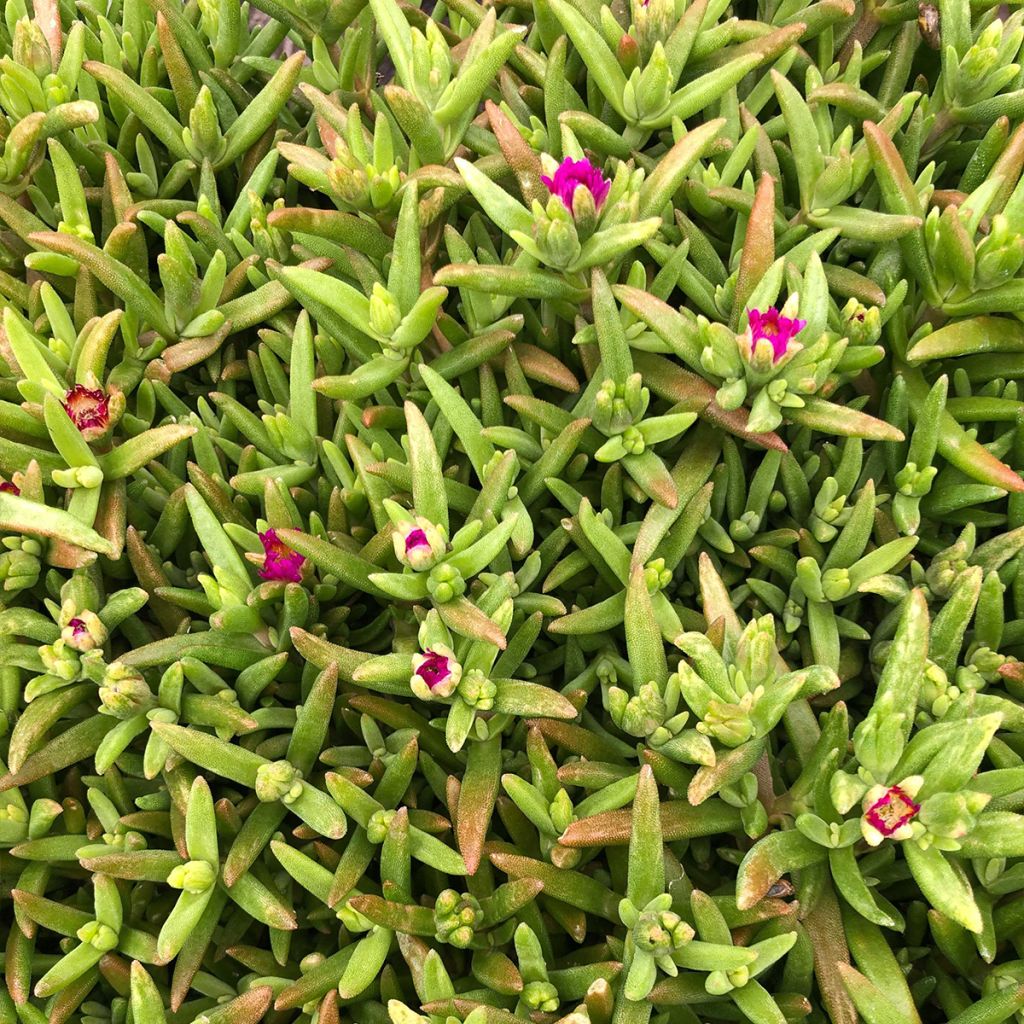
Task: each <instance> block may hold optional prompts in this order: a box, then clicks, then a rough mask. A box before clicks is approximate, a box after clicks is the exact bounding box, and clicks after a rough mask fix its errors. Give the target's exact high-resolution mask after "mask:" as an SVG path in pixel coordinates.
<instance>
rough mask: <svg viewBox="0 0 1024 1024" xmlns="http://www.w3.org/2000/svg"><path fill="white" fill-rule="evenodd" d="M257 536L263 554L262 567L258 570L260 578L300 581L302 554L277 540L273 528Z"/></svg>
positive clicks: (290, 581) (288, 581) (289, 581)
mask: <svg viewBox="0 0 1024 1024" xmlns="http://www.w3.org/2000/svg"><path fill="white" fill-rule="evenodd" d="M259 538H260V543H261V544H262V545H263V554H264V559H263V568H262V569H260V571H259V575H260V579H264V580H281V581H282V582H284V583H301V582H302V563H303V562H304V561H305V559H304V558H303V557H302V555H300V554H299V553H298V552H297V551H292V549H291V548H290V547H288V545H287V544H285V542H284V541H283V540H279V539H278V536H277V531H276V530H274V529H269V530H266V531H265V532H264V533H261V534H260V535H259Z"/></svg>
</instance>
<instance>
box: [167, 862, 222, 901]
mask: <svg viewBox="0 0 1024 1024" xmlns="http://www.w3.org/2000/svg"><path fill="white" fill-rule="evenodd" d="M216 880H217V871H216V869H215V868H214V866H213V865H212V864H209V863H207V861H205V860H190V861H188V862H187V863H185V864H179V865H178V866H177V867H176V868H173V869H172V870H171V873H170V874H169V875H168V876H167V884H168V885H169V886H170V887H171V888H172V889H182V890H184V891H185V892H191V893H201V892H206V890H207V889H209V888H210V887H211V886H212V885H213V883H214V882H215V881H216Z"/></svg>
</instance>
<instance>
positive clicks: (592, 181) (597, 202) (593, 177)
mask: <svg viewBox="0 0 1024 1024" xmlns="http://www.w3.org/2000/svg"><path fill="white" fill-rule="evenodd" d="M540 180H541V181H542V182H543V183H544V185H545V186H546V187H547V190H548V191H549V192H550V193H551V194H552V195H553V196H558V198H559V199H561V200H562V202H563V203H565V205H566V207H567V208H568V209H570V210H571V209H572V208H573V196H575V194H576V190H577V189H578V188H584V189H586V190H587V191H588V192H589V193H590V195H591V196H592V197H593V200H594V207H595V209H598V210H600V209H601V206H602V204H603V203H604V201H605V199H607V198H608V191H609V189H610V188H611V185H612V183H611V181H610V179H608V178H606V177H605V176H604V173H603V172H602V171H601V169H600V168H599V167H595V166H594V165H593V164H592V163H591V162H590V161H589V160H587V159H586V158H584V159H583V160H573V159H572V158H571V157H566V158H565V159H564V160H563V161H562V162H561V163H560V164H559V165H558V167H557V168H556V169H555V172H554V173H553V174H551V175H547V174H542V175H541V179H540Z"/></svg>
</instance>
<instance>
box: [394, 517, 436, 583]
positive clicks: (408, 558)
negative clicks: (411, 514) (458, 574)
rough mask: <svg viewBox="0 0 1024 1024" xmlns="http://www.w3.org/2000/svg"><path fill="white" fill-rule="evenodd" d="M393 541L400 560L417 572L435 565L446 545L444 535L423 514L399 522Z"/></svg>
mask: <svg viewBox="0 0 1024 1024" xmlns="http://www.w3.org/2000/svg"><path fill="white" fill-rule="evenodd" d="M392 542H393V544H394V549H395V554H396V555H397V556H398V560H399V562H401V563H402V564H403V565H407V566H409V567H410V568H411V569H415V570H416V571H417V572H421V571H424V570H427V569H430V568H431V567H432V566H434V565H435V564H436V563H437V561H438V559H439V558H440V557H441V556H442V555H443V554H444V552H445V547H446V545H445V539H444V535H443V534H442V533H441V531H440V530H439V529H438V528H437V526H435V525H434V524H433V523H431V522H430V521H429V520H428V519H426V518H425V517H423V516H416V517H415V518H414V519H413V520H412V521H408V522H403V523H399V524H397V525H396V527H395V531H394V533H393V534H392Z"/></svg>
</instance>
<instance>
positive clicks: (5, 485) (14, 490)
mask: <svg viewBox="0 0 1024 1024" xmlns="http://www.w3.org/2000/svg"><path fill="white" fill-rule="evenodd" d="M0 491H2V492H3V493H4V494H14V495H19V494H21V488H20V487H19V486H18V485H17V484H12V483H11V482H10V480H3V481H0Z"/></svg>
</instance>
